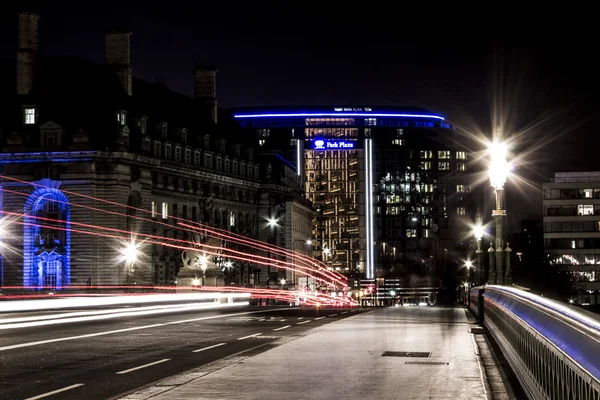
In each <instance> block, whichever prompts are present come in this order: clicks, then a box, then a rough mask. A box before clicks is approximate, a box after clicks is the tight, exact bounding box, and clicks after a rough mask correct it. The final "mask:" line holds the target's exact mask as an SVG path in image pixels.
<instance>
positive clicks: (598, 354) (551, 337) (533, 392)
mask: <svg viewBox="0 0 600 400" xmlns="http://www.w3.org/2000/svg"><path fill="white" fill-rule="evenodd" d="M469 307H470V309H471V310H472V311H473V312H474V313H475V314H476V315H477V317H478V319H479V321H480V322H482V323H483V324H484V325H485V326H486V328H487V329H488V330H489V332H490V333H491V334H492V336H493V337H494V339H495V340H496V342H497V343H498V345H499V346H500V348H501V350H502V352H503V353H504V355H505V357H506V359H507V360H508V362H509V363H510V365H511V367H512V369H513V370H514V371H515V374H516V375H517V377H518V378H519V380H520V382H521V384H522V386H523V389H524V390H525V392H526V393H527V395H528V396H529V398H531V399H583V400H600V316H599V315H597V314H593V313H590V312H587V311H585V310H580V309H577V308H575V307H572V306H569V305H566V304H563V303H560V302H557V301H554V300H550V299H547V298H544V297H541V296H538V295H534V294H531V293H529V292H528V291H525V290H520V289H517V288H514V287H510V286H495V285H489V286H485V287H475V288H472V289H471V292H470V306H469Z"/></svg>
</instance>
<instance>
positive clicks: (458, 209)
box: [456, 207, 467, 215]
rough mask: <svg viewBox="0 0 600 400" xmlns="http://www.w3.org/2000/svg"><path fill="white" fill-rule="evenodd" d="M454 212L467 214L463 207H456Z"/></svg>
mask: <svg viewBox="0 0 600 400" xmlns="http://www.w3.org/2000/svg"><path fill="white" fill-rule="evenodd" d="M456 213H457V214H458V215H466V214H467V210H466V209H465V207H458V208H457V209H456Z"/></svg>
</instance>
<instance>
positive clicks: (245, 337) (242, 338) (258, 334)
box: [238, 333, 262, 340]
mask: <svg viewBox="0 0 600 400" xmlns="http://www.w3.org/2000/svg"><path fill="white" fill-rule="evenodd" d="M260 335H262V333H255V334H254V335H248V336H244V337H241V338H238V340H244V339H249V338H251V337H256V336H260Z"/></svg>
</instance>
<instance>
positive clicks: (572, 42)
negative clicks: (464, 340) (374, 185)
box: [0, 0, 600, 226]
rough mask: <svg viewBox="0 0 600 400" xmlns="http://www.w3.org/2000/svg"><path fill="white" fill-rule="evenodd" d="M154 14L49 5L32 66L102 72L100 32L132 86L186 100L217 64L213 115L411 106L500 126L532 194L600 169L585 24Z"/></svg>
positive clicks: (12, 20) (297, 5)
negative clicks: (80, 61) (203, 70)
mask: <svg viewBox="0 0 600 400" xmlns="http://www.w3.org/2000/svg"><path fill="white" fill-rule="evenodd" d="M85 3H88V4H85ZM125 3H127V5H123V4H125ZM152 3H157V2H147V1H145V2H135V1H129V2H122V1H119V2H117V1H112V0H107V1H102V2H72V3H69V2H60V1H56V2H52V3H51V5H52V7H48V6H43V7H41V9H40V11H41V15H42V19H41V21H40V52H41V54H48V55H77V56H80V57H83V58H86V59H89V60H91V61H95V62H99V63H101V62H103V35H104V30H105V29H106V28H111V27H121V28H127V29H130V30H131V31H132V32H133V37H132V65H133V68H134V74H135V75H136V76H138V77H140V78H144V79H146V80H149V81H154V80H155V79H157V78H158V79H162V80H164V81H165V83H166V84H167V85H168V86H169V87H170V88H171V89H173V90H176V91H179V92H182V93H185V94H189V95H191V94H192V75H191V70H192V67H193V66H194V65H195V64H197V63H201V64H214V65H216V66H217V68H218V75H217V79H218V81H217V91H218V92H217V94H218V99H219V104H220V106H222V107H234V106H250V105H294V104H308V105H314V104H330V105H336V104H337V105H339V104H356V105H374V104H383V105H414V106H422V107H425V108H427V109H430V110H432V111H435V112H438V113H441V114H442V115H444V116H446V117H447V118H448V119H449V120H450V121H452V122H453V123H455V124H456V125H457V127H458V128H459V129H458V131H459V132H462V131H463V130H464V131H467V132H473V133H474V132H488V133H489V132H490V127H491V126H492V125H493V124H495V122H493V121H494V115H496V116H498V115H503V116H504V118H503V120H504V122H505V125H504V126H505V128H506V132H507V133H513V132H514V133H515V134H519V145H518V147H517V148H515V151H516V153H517V155H520V156H521V158H522V160H521V164H522V165H520V166H517V170H516V173H518V174H519V175H520V176H522V177H523V178H525V179H526V180H528V181H530V182H532V184H533V185H534V186H535V185H538V186H539V184H540V183H541V182H543V181H548V179H549V178H550V177H551V176H552V174H553V173H554V172H555V171H572V170H590V169H600V163H598V162H596V160H597V159H598V156H597V154H596V153H597V150H596V149H597V148H598V146H599V144H600V135H598V123H599V122H600V118H599V113H598V106H599V105H600V101H599V97H598V89H599V88H600V85H599V84H600V79H598V71H600V68H599V66H598V63H597V62H596V61H595V59H596V57H595V56H594V53H593V52H594V50H593V49H595V48H596V43H594V41H593V40H594V38H595V37H596V36H597V35H596V34H595V33H594V32H593V30H592V28H593V25H589V26H590V28H587V27H586V26H588V25H586V24H585V23H584V21H582V23H580V24H577V25H574V26H571V27H569V28H568V29H566V26H564V25H560V26H557V25H554V24H552V23H548V24H547V26H545V27H544V26H541V25H539V21H538V25H535V26H533V27H530V28H528V29H527V30H526V29H524V28H519V27H523V26H530V25H531V24H530V23H517V22H516V21H503V23H501V24H496V23H493V22H491V21H490V22H489V23H487V22H488V21H481V22H478V23H475V21H474V20H469V19H468V18H466V19H464V21H456V20H454V19H452V18H450V17H449V16H448V17H447V19H446V20H444V19H440V20H437V19H436V20H433V19H431V18H430V17H429V16H427V15H420V14H417V13H411V12H408V11H406V12H404V13H399V11H398V10H397V9H388V8H382V7H373V11H370V10H369V6H368V4H362V7H361V8H354V7H349V6H348V3H346V7H339V6H336V7H333V6H326V5H324V4H320V5H319V7H314V6H312V4H311V3H305V2H279V3H280V4H278V2H268V3H265V2H263V3H260V2H226V1H221V2H195V3H190V4H191V5H190V4H187V5H186V6H181V7H177V6H176V4H177V2H169V3H165V2H160V3H157V4H158V6H154V5H152ZM322 3H325V2H322ZM167 4H169V5H171V7H172V8H171V9H169V8H167ZM261 4H264V5H261ZM308 4H310V6H309V5H308ZM328 4H329V3H328ZM2 15H3V16H2V20H1V21H0V22H2V23H1V24H0V54H2V55H3V56H4V57H9V56H11V55H12V54H13V53H14V51H15V48H16V17H15V14H11V13H3V14H2ZM497 26H504V27H505V28H504V29H502V30H501V29H498V28H490V27H497ZM465 28H467V29H465ZM524 131H525V133H523V132H524ZM459 137H460V136H459ZM465 138H466V136H465ZM460 140H462V139H460ZM465 140H467V139H465ZM524 155H526V156H524ZM523 162H525V163H524V164H523ZM525 164H526V165H525ZM519 187H521V188H523V187H525V185H523V184H519ZM507 192H508V193H510V192H513V194H512V195H509V196H508V207H509V208H510V209H516V210H517V211H515V212H514V213H515V214H517V215H518V216H519V217H523V216H526V215H527V214H528V213H530V212H533V213H541V196H540V195H539V191H537V190H535V189H533V188H529V189H526V193H525V195H520V194H519V195H516V194H514V193H517V192H518V188H516V187H512V186H511V185H509V187H508V191H507ZM509 213H510V212H509ZM511 225H513V226H515V225H514V222H513V224H511ZM516 225H518V223H517V224H516Z"/></svg>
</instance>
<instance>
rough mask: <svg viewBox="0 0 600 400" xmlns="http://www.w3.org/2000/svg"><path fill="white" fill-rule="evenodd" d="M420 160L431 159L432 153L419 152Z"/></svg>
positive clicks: (429, 151) (426, 151)
mask: <svg viewBox="0 0 600 400" xmlns="http://www.w3.org/2000/svg"><path fill="white" fill-rule="evenodd" d="M421 158H424V159H429V158H433V152H432V151H431V150H421Z"/></svg>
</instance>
